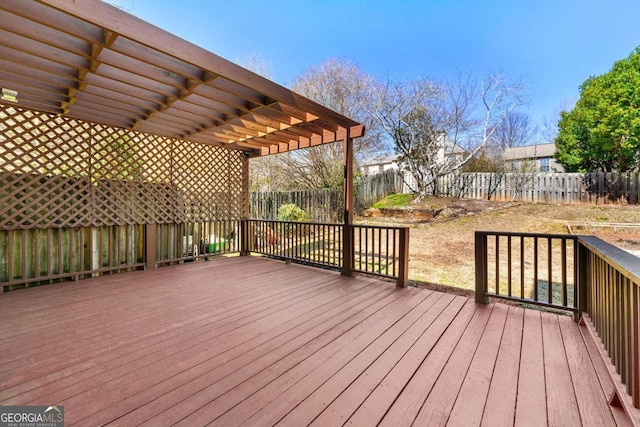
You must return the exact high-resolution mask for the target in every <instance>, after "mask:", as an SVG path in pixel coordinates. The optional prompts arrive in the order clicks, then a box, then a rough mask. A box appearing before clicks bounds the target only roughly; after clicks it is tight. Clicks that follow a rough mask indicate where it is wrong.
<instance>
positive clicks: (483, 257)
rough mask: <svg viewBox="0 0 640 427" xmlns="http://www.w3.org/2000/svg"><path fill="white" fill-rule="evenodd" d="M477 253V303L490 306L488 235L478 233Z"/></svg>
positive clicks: (476, 241) (476, 236)
mask: <svg viewBox="0 0 640 427" xmlns="http://www.w3.org/2000/svg"><path fill="white" fill-rule="evenodd" d="M475 251H476V303H478V304H488V303H489V297H488V296H487V281H488V276H487V235H486V233H483V232H481V231H476V235H475Z"/></svg>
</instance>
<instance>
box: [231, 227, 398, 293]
mask: <svg viewBox="0 0 640 427" xmlns="http://www.w3.org/2000/svg"><path fill="white" fill-rule="evenodd" d="M344 227H345V226H344V224H329V223H312V222H289V221H275V220H258V219H250V220H247V221H246V233H244V235H245V236H247V237H246V238H247V241H246V242H245V245H246V246H245V247H246V251H247V252H255V253H260V254H263V255H267V256H270V257H273V258H278V259H283V260H289V261H293V262H297V263H302V264H307V265H312V266H316V267H322V268H330V269H334V270H340V269H342V267H343V262H344V260H343V246H344V245H343V231H344ZM350 229H351V233H352V236H353V238H352V241H353V242H354V247H353V256H352V257H351V259H352V260H353V265H352V266H351V270H353V271H355V272H361V273H367V274H373V275H377V276H382V277H389V278H393V279H395V280H396V282H397V284H398V285H399V286H406V285H407V281H408V259H409V257H408V252H409V229H408V228H406V227H385V226H373V225H352V226H351V227H350Z"/></svg>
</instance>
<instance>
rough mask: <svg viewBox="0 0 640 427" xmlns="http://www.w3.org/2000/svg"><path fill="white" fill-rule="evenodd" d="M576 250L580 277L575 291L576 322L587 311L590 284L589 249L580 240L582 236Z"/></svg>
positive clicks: (576, 241) (578, 239)
mask: <svg viewBox="0 0 640 427" xmlns="http://www.w3.org/2000/svg"><path fill="white" fill-rule="evenodd" d="M575 250H577V251H578V256H577V260H576V261H577V263H578V277H577V278H576V281H577V283H576V288H577V292H576V293H575V298H577V301H576V308H577V309H578V310H577V311H576V314H575V317H574V320H575V321H576V322H579V321H580V318H581V317H582V313H585V312H587V290H588V284H589V249H587V247H586V246H585V245H583V244H582V243H581V242H580V238H577V239H576V240H575Z"/></svg>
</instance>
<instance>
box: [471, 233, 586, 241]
mask: <svg viewBox="0 0 640 427" xmlns="http://www.w3.org/2000/svg"><path fill="white" fill-rule="evenodd" d="M476 234H477V235H484V236H505V237H509V236H511V237H534V238H538V237H539V238H543V239H548V238H550V239H566V240H577V239H578V237H579V236H576V235H571V234H548V233H519V232H512V231H476Z"/></svg>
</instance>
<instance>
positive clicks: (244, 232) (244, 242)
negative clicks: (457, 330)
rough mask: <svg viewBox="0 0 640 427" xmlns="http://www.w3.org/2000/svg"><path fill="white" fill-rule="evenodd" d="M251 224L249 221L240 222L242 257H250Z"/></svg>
mask: <svg viewBox="0 0 640 427" xmlns="http://www.w3.org/2000/svg"><path fill="white" fill-rule="evenodd" d="M250 226H251V225H250V224H249V220H248V219H243V220H240V256H247V255H249V251H250V247H249V227H250Z"/></svg>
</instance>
